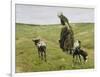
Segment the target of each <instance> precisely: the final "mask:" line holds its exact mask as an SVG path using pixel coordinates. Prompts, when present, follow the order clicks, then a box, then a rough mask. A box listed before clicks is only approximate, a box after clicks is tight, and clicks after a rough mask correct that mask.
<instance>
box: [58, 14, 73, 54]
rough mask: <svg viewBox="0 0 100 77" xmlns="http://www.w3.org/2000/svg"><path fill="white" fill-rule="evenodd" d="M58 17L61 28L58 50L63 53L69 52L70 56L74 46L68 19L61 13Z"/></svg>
mask: <svg viewBox="0 0 100 77" xmlns="http://www.w3.org/2000/svg"><path fill="white" fill-rule="evenodd" d="M58 17H59V18H60V21H61V25H62V26H63V27H62V29H61V34H60V40H59V43H60V48H61V49H62V50H63V51H64V52H65V51H67V52H68V51H70V54H72V48H73V44H74V34H73V30H72V27H71V26H70V24H69V21H68V19H67V18H66V17H65V16H64V15H63V13H60V14H58Z"/></svg>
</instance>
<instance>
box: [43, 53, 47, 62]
mask: <svg viewBox="0 0 100 77" xmlns="http://www.w3.org/2000/svg"><path fill="white" fill-rule="evenodd" d="M44 59H45V62H46V61H47V59H46V52H44Z"/></svg>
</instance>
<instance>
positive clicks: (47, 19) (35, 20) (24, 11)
mask: <svg viewBox="0 0 100 77" xmlns="http://www.w3.org/2000/svg"><path fill="white" fill-rule="evenodd" d="M60 12H63V15H64V16H66V17H67V18H68V19H69V22H71V23H82V22H83V23H88V22H94V9H93V8H75V7H59V6H58V7H57V6H41V5H27V4H16V9H15V13H16V14H15V15H16V23H26V24H60V20H59V18H58V17H57V14H58V13H60Z"/></svg>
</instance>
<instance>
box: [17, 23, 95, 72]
mask: <svg viewBox="0 0 100 77" xmlns="http://www.w3.org/2000/svg"><path fill="white" fill-rule="evenodd" d="M71 25H72V28H73V31H74V36H75V39H79V40H81V41H82V48H83V49H85V50H86V51H87V52H88V54H89V60H88V62H87V63H86V64H76V65H74V66H72V64H73V63H72V56H71V55H68V54H65V53H64V52H62V50H61V49H60V47H59V43H58V40H59V36H60V32H61V27H62V26H61V25H42V26H41V25H32V24H31V25H28V24H18V23H16V72H17V73H18V72H39V71H58V70H72V69H91V68H94V24H93V23H76V24H74V23H73V24H71ZM38 36H40V37H41V38H42V39H43V40H44V41H45V42H46V43H47V63H46V62H43V61H40V60H39V58H38V54H37V49H36V47H35V45H34V43H33V42H32V38H33V37H38Z"/></svg>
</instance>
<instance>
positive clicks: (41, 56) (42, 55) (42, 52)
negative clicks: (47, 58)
mask: <svg viewBox="0 0 100 77" xmlns="http://www.w3.org/2000/svg"><path fill="white" fill-rule="evenodd" d="M41 60H43V52H41Z"/></svg>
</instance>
